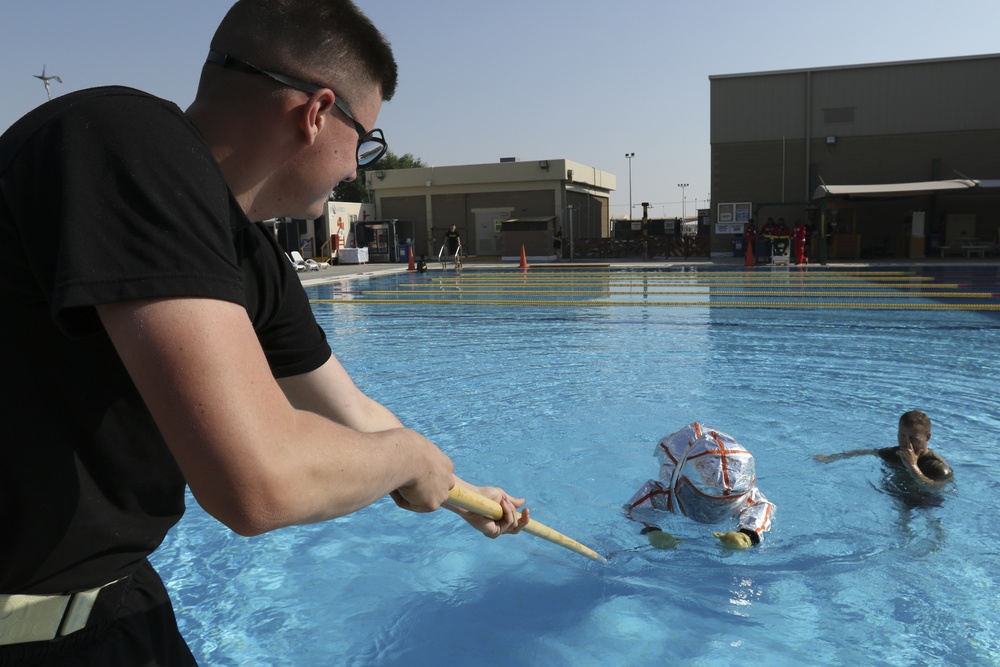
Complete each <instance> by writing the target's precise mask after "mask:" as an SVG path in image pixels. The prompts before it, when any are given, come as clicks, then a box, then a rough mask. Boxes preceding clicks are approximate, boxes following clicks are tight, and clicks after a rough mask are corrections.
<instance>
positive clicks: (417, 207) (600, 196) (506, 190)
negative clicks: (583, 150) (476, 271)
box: [365, 158, 616, 257]
mask: <svg viewBox="0 0 1000 667" xmlns="http://www.w3.org/2000/svg"><path fill="white" fill-rule="evenodd" d="M365 179H366V183H365V185H366V186H367V188H368V191H369V192H370V193H373V196H374V200H375V209H376V215H377V216H378V217H379V218H380V219H397V220H406V221H411V222H412V223H413V229H414V237H413V247H414V252H415V253H416V254H418V255H427V256H436V254H437V253H438V248H439V246H440V245H441V241H442V239H443V237H444V234H445V232H446V231H447V230H448V229H449V228H450V227H451V226H452V225H455V226H456V227H457V229H458V232H459V234H460V236H461V238H462V247H463V249H464V251H465V253H466V254H468V255H472V256H480V257H482V256H496V257H500V256H504V255H506V254H508V253H509V250H510V249H509V248H505V247H504V229H505V228H506V229H508V230H509V229H511V228H516V227H518V226H521V227H524V228H525V230H524V231H525V232H536V233H533V234H529V235H528V236H526V237H520V238H527V239H532V238H535V239H537V244H536V245H537V247H534V246H532V243H531V241H529V242H528V245H529V247H528V248H527V254H528V255H541V254H544V255H549V254H551V253H552V241H551V239H552V232H554V231H555V228H556V227H557V226H558V227H561V228H562V232H563V238H564V239H565V243H564V244H563V246H564V248H568V247H569V245H570V244H571V243H572V240H573V239H585V238H588V239H589V238H601V237H607V236H608V226H609V221H610V213H609V204H608V200H609V197H610V194H611V192H612V191H613V190H614V189H615V185H616V179H615V176H614V175H613V174H609V173H607V172H604V171H601V170H599V169H595V168H593V167H589V166H587V165H584V164H580V163H577V162H572V161H570V160H525V161H520V160H516V159H514V158H504V159H502V160H500V161H499V162H496V163H489V164H470V165H452V166H445V167H419V168H414V169H391V170H384V171H378V170H370V171H367V172H366V174H365ZM505 223H506V224H505ZM519 242H520V241H519ZM508 245H509V244H508Z"/></svg>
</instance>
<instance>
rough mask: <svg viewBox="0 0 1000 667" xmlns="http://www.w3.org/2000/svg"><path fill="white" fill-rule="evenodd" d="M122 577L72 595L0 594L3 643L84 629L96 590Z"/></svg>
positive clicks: (0, 641) (0, 643)
mask: <svg viewBox="0 0 1000 667" xmlns="http://www.w3.org/2000/svg"><path fill="white" fill-rule="evenodd" d="M122 579H125V577H122ZM122 579H117V580H115V581H112V582H109V583H106V584H104V585H103V586H98V587H97V588H91V589H90V590H88V591H80V592H79V593H72V594H71V595H0V646H5V645H8V644H23V643H25V642H44V641H49V640H50V639H55V638H56V637H65V636H66V635H68V634H71V633H74V632H76V631H77V630H82V629H83V628H85V627H86V625H87V619H89V618H90V611H91V609H93V608H94V601H95V600H97V594H98V593H100V592H101V590H103V589H105V588H107V587H108V586H111V585H112V584H117V583H118V582H119V581H122Z"/></svg>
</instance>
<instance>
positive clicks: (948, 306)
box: [310, 298, 1000, 310]
mask: <svg viewBox="0 0 1000 667" xmlns="http://www.w3.org/2000/svg"><path fill="white" fill-rule="evenodd" d="M310 303H337V304H344V305H347V304H357V305H367V304H394V305H399V304H412V303H433V304H448V303H455V304H462V305H467V306H496V305H500V306H547V307H548V306H581V305H587V306H670V307H696V308H705V307H710V308H852V309H853V308H857V309H873V310H1000V304H992V303H969V304H961V303H850V302H833V303H823V302H818V301H817V302H806V301H788V302H782V301H708V300H706V301H545V300H539V299H411V298H405V299H311V300H310Z"/></svg>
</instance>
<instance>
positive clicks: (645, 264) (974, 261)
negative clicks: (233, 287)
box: [298, 256, 1000, 287]
mask: <svg viewBox="0 0 1000 667" xmlns="http://www.w3.org/2000/svg"><path fill="white" fill-rule="evenodd" d="M743 263H744V260H743V258H742V257H712V258H708V257H692V258H687V259H685V258H677V259H671V260H669V261H668V260H643V259H639V258H637V257H632V258H614V259H586V260H572V261H571V260H564V261H562V262H532V261H530V260H529V261H528V265H529V267H530V268H529V269H528V270H531V268H536V269H577V268H587V267H594V268H598V267H601V268H606V267H614V268H622V269H624V268H631V269H639V268H642V269H668V268H676V267H680V266H690V267H693V268H710V267H730V268H738V267H743ZM917 266H955V267H970V266H996V267H1000V256H990V257H970V258H965V257H928V258H923V259H884V260H831V261H828V262H827V263H826V264H825V265H821V264H809V265H807V267H806V268H809V267H822V268H852V269H856V268H864V267H879V268H884V267H917ZM798 268H799V267H798V266H796V265H794V264H793V265H790V266H785V265H779V266H772V265H763V264H762V265H760V266H757V267H754V270H756V271H789V270H795V269H798ZM477 269H508V270H512V271H516V270H518V263H517V262H509V261H508V262H503V261H500V260H498V259H478V258H469V259H467V260H465V265H464V270H477ZM406 271H407V264H403V263H393V262H375V263H367V264H333V265H331V266H329V267H327V268H324V269H319V270H318V271H300V272H299V274H298V276H299V280H300V281H301V282H302V284H303V285H304V286H306V287H309V286H311V285H322V284H324V283H331V282H338V281H342V280H353V279H356V278H362V277H366V276H376V275H384V274H390V273H405V272H406ZM448 271H454V269H448ZM441 272H442V270H441V265H440V264H439V263H438V262H437V261H434V262H428V263H427V273H428V275H434V274H436V273H441Z"/></svg>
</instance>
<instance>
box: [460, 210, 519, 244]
mask: <svg viewBox="0 0 1000 667" xmlns="http://www.w3.org/2000/svg"><path fill="white" fill-rule="evenodd" d="M513 211H514V209H512V208H510V207H506V208H474V209H472V214H473V215H475V216H476V255H479V256H483V255H499V254H500V224H499V223H500V221H501V220H506V219H507V218H509V217H510V215H511V213H513ZM470 254H471V253H470Z"/></svg>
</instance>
